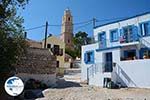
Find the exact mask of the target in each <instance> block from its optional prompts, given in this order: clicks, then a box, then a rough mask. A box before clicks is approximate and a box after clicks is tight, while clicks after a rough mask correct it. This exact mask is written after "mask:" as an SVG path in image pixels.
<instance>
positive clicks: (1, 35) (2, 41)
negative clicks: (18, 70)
mask: <svg viewBox="0 0 150 100" xmlns="http://www.w3.org/2000/svg"><path fill="white" fill-rule="evenodd" d="M26 3H28V0H1V1H0V71H2V70H5V71H6V70H7V71H8V70H11V69H12V66H13V64H15V63H16V62H17V61H18V60H19V58H20V56H21V55H22V54H23V53H24V52H25V48H26V47H27V45H26V42H25V39H24V37H23V34H24V27H23V26H22V23H23V18H22V17H21V16H18V14H17V11H18V9H20V8H22V9H24V7H25V4H26Z"/></svg>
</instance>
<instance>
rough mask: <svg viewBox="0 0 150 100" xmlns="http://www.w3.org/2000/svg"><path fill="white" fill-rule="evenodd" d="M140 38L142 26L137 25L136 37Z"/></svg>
mask: <svg viewBox="0 0 150 100" xmlns="http://www.w3.org/2000/svg"><path fill="white" fill-rule="evenodd" d="M141 36H142V24H139V25H138V37H141Z"/></svg>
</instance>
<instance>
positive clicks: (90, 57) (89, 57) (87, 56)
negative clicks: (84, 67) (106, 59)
mask: <svg viewBox="0 0 150 100" xmlns="http://www.w3.org/2000/svg"><path fill="white" fill-rule="evenodd" d="M84 62H85V63H86V64H93V63H94V51H87V52H85V53H84Z"/></svg>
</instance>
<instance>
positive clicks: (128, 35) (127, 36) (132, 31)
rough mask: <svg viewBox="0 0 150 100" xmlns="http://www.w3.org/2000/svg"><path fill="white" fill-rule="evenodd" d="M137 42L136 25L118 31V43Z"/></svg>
mask: <svg viewBox="0 0 150 100" xmlns="http://www.w3.org/2000/svg"><path fill="white" fill-rule="evenodd" d="M137 40H138V28H137V26H136V25H129V26H126V27H123V28H122V29H121V31H120V42H121V43H128V42H133V41H137Z"/></svg>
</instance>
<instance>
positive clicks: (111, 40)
mask: <svg viewBox="0 0 150 100" xmlns="http://www.w3.org/2000/svg"><path fill="white" fill-rule="evenodd" d="M110 42H113V33H112V31H110Z"/></svg>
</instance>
